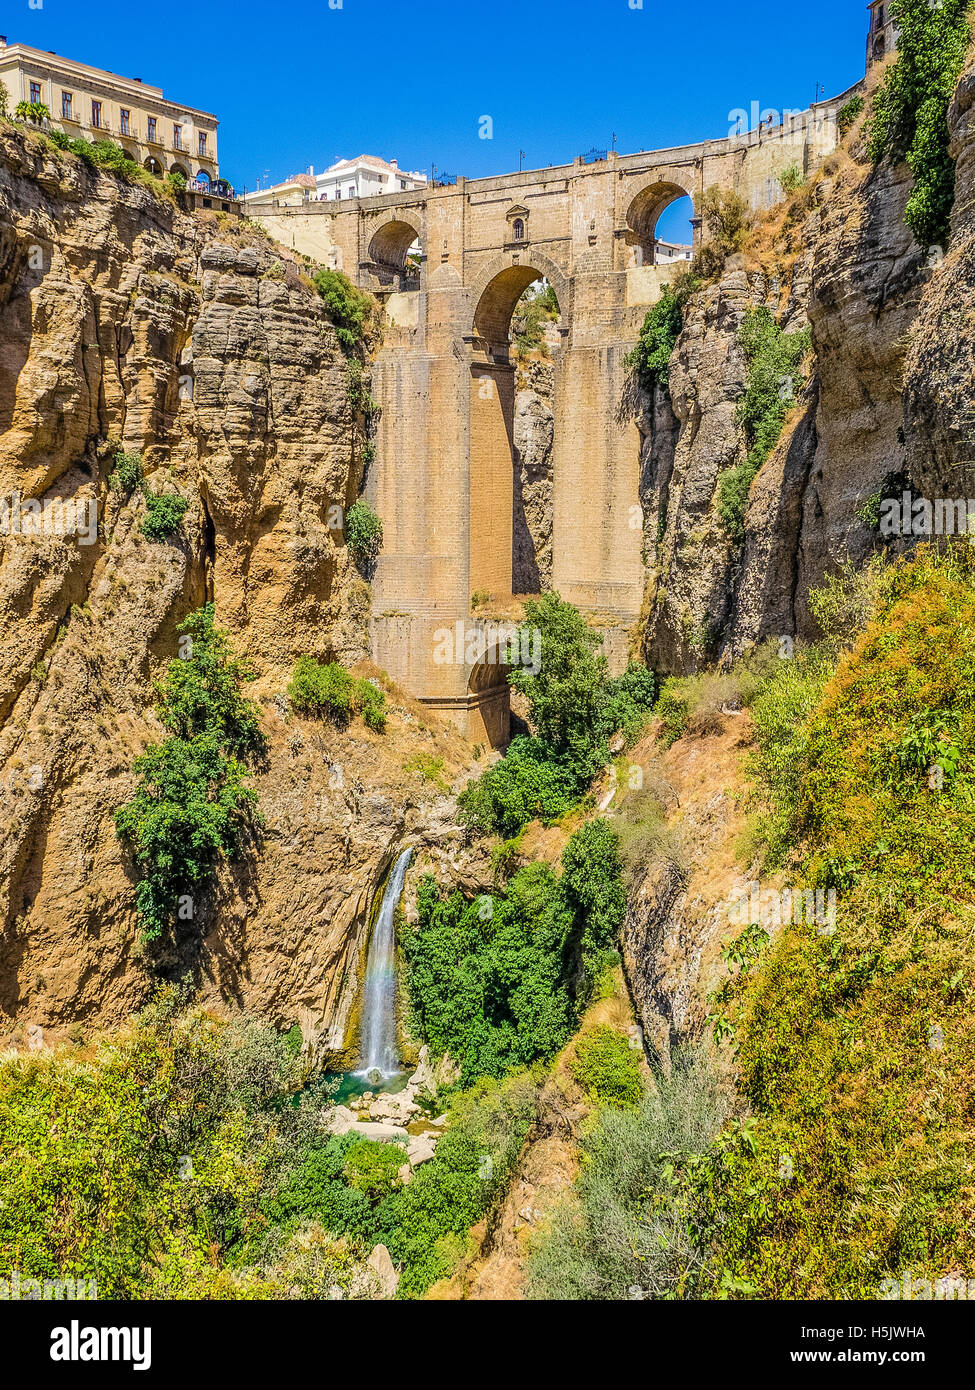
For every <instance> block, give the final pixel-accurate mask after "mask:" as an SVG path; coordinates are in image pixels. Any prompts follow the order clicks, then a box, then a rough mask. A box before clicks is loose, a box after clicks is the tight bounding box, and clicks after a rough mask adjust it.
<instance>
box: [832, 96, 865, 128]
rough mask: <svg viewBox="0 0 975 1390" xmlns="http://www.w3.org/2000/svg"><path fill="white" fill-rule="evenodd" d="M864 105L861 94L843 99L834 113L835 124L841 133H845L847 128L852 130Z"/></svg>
mask: <svg viewBox="0 0 975 1390" xmlns="http://www.w3.org/2000/svg"><path fill="white" fill-rule="evenodd" d="M864 105H865V102H864V99H863V97H862V96H855V97H850V100H849V101H845V102H844V103H843V105H842V106H841V107H840V109H839V110H838V111H837V113H836V124H837V126H838V128H839V132H840V134H841V135H845V134H846V132H847V131H848V130H852V129H853V126H854V125H855V124H856V121H857V118H858V116H859V115H860V112H861V111H862V110H863V108H864Z"/></svg>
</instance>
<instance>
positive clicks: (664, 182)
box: [624, 170, 697, 265]
mask: <svg viewBox="0 0 975 1390" xmlns="http://www.w3.org/2000/svg"><path fill="white" fill-rule="evenodd" d="M691 183H692V181H691V180H690V179H688V178H686V177H684V176H683V175H682V173H678V172H674V171H671V170H667V171H666V173H665V174H652V175H650V176H649V177H648V178H646V179H645V180H643V181H642V185H641V186H639V187H637V189H636V191H635V192H634V191H633V190H632V189H631V190H629V192H630V201H629V203H628V205H627V209H626V216H625V218H624V222H625V224H626V244H627V246H631V247H635V248H637V251H638V253H639V254H638V259H637V264H642V265H653V264H654V246H655V243H656V227H657V223H658V222H659V220H660V217H661V214H662V213H664V212H665V211H666V209H667V208H669V207H670V205H671V203H675V202H677V200H678V199H680V198H691V199H693V198H694V196H695V193H696V192H697V190H696V189H695V188H694V187H689V186H688V185H689V184H691Z"/></svg>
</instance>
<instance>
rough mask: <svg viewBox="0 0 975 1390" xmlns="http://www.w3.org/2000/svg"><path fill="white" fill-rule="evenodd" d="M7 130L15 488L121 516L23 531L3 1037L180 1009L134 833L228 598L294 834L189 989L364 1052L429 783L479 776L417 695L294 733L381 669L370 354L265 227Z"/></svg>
mask: <svg viewBox="0 0 975 1390" xmlns="http://www.w3.org/2000/svg"><path fill="white" fill-rule="evenodd" d="M0 132H2V133H0V497H2V498H3V499H4V500H5V501H6V502H7V503H8V504H11V499H14V498H16V497H18V496H19V498H20V499H22V500H23V503H24V504H26V503H27V499H32V498H33V499H37V500H38V501H39V502H40V503H42V504H52V503H54V502H57V503H59V504H62V506H63V505H64V504H67V503H70V504H71V505H72V506H74V505H75V504H80V505H81V506H82V508H83V509H84V510H83V511H82V512H81V513H80V514H81V515H83V516H84V517H86V518H88V517H91V516H93V511H92V510H90V509H92V508H95V507H97V526H94V527H93V528H89V534H88V535H87V536H85V537H82V538H79V537H78V535H77V534H67V535H62V534H58V533H56V530H55V528H53V527H50V526H49V527H48V531H52V532H54V533H51V534H44V533H43V527H42V533H41V534H33V535H27V534H23V532H24V531H25V530H26V524H25V525H22V526H21V527H20V532H21V533H20V534H9V532H10V531H11V530H16V529H17V527H16V525H15V526H13V527H11V526H9V525H8V526H7V528H6V531H7V534H2V535H0V613H2V627H0V721H2V728H0V807H2V812H0V814H2V824H0V1035H2V1034H3V1033H4V1032H5V1031H6V1029H7V1028H9V1027H10V1026H11V1025H13V1024H15V1023H16V1024H19V1025H21V1026H23V1025H26V1024H38V1025H42V1026H49V1027H56V1026H59V1025H62V1024H67V1023H69V1022H72V1021H77V1020H82V1021H90V1022H97V1023H111V1022H117V1021H118V1020H120V1019H121V1018H123V1017H124V1016H125V1015H126V1014H127V1013H129V1012H131V1011H132V1009H133V1008H135V1007H137V1006H138V1005H139V1004H140V1003H141V1002H142V1001H143V999H144V998H145V997H146V995H147V993H148V992H149V991H150V990H151V988H152V978H153V977H152V975H151V972H150V971H149V969H148V967H147V962H146V960H145V959H144V957H143V953H142V948H141V947H140V945H139V942H138V932H137V929H136V927H135V922H134V912H133V906H134V903H133V882H132V876H131V870H130V868H129V867H128V866H127V864H126V862H125V860H124V857H123V855H122V852H121V849H120V847H119V845H118V842H117V840H116V838H115V834H114V828H113V822H112V815H113V812H114V811H115V809H116V808H117V807H118V806H119V805H120V804H122V803H123V802H124V801H125V800H127V799H128V797H129V796H130V795H131V793H132V790H133V786H134V781H133V778H132V776H131V772H130V768H131V764H132V760H133V757H134V756H136V755H137V754H138V753H139V752H140V751H141V750H142V749H143V748H144V747H145V745H146V744H147V743H148V742H150V741H151V740H152V739H153V738H154V737H158V735H159V727H158V725H157V724H156V722H155V719H154V716H153V713H152V706H153V703H154V696H153V690H152V683H153V680H154V678H156V677H157V676H158V675H159V674H160V672H161V670H162V669H163V667H164V665H165V663H166V662H167V661H168V660H170V659H171V658H172V657H173V656H175V655H176V626H177V624H178V623H179V622H180V621H181V620H182V619H183V618H184V617H185V615H186V614H187V613H188V612H190V611H192V610H193V609H195V608H197V607H199V605H200V604H201V603H203V602H204V601H205V600H206V599H208V598H212V599H214V601H215V604H216V611H217V620H218V623H219V624H220V625H221V626H224V627H227V628H229V629H230V631H231V633H232V636H233V640H234V643H235V645H236V647H237V649H238V650H239V651H241V652H243V653H246V654H248V655H249V656H251V657H252V658H253V660H254V661H255V663H256V666H257V669H258V673H259V678H258V680H257V682H256V684H255V686H254V688H253V692H252V693H254V694H256V696H257V698H258V699H259V700H260V701H261V703H262V705H263V707H264V709H265V713H266V719H265V722H266V726H267V730H268V733H269V736H270V739H271V756H270V761H269V766H268V768H267V769H266V770H265V771H264V772H262V773H261V774H260V775H259V776H258V777H257V778H256V779H255V787H256V789H257V791H258V793H259V794H260V796H261V809H262V811H263V814H264V817H265V822H266V826H265V832H264V841H263V845H262V846H260V847H255V852H254V855H253V858H252V861H251V862H246V863H243V864H241V865H238V866H235V867H234V868H233V869H232V871H228V872H227V873H225V874H224V875H223V877H222V879H221V882H220V885H219V888H218V890H217V898H218V899H219V901H220V912H219V923H220V925H219V928H213V929H212V930H207V929H206V928H205V926H203V924H200V923H198V924H197V925H196V926H195V927H194V929H193V930H192V931H188V933H187V937H186V939H185V940H184V941H183V942H181V943H180V944H179V947H178V950H177V952H176V954H175V956H174V958H173V959H172V960H171V961H169V962H168V963H167V964H168V968H169V969H170V970H171V972H179V971H183V970H187V971H189V972H190V973H191V974H193V975H194V976H195V977H196V979H197V980H198V982H200V983H201V984H202V985H203V987H204V990H205V991H206V990H209V991H210V992H211V994H212V995H213V997H217V996H220V997H223V998H224V999H230V1000H233V1001H235V1002H237V1003H239V1004H241V1005H244V1006H245V1007H248V1008H253V1009H255V1010H256V1011H258V1012H259V1013H260V1014H261V1015H262V1016H264V1017H265V1018H268V1019H270V1020H273V1021H275V1022H278V1023H281V1024H288V1023H289V1022H294V1021H296V1020H300V1021H302V1023H303V1025H304V1026H305V1029H306V1033H307V1034H308V1035H309V1036H311V1037H313V1038H314V1039H316V1040H317V1041H318V1042H319V1043H322V1044H323V1045H324V1044H329V1045H334V1046H341V1038H342V1034H343V1032H344V1030H345V1024H346V1023H347V1022H348V1018H349V1011H350V1008H351V1003H352V999H353V997H354V994H355V982H356V974H357V970H358V964H359V960H358V958H359V954H360V952H361V947H362V942H363V936H364V933H365V931H366V926H367V914H368V908H369V905H370V902H371V898H372V895H373V893H374V891H375V888H376V886H377V883H378V881H379V879H380V878H381V876H382V873H383V871H384V869H385V867H386V866H387V865H388V863H389V860H390V859H391V857H392V854H393V852H394V849H395V847H396V845H397V844H398V843H399V840H400V838H401V837H402V836H404V835H405V834H408V833H412V834H413V835H415V836H421V837H422V834H423V832H424V828H425V827H427V826H429V825H437V823H438V811H437V805H438V803H442V802H443V794H442V791H441V790H440V789H439V788H438V787H436V786H435V785H433V784H432V783H431V784H428V783H427V782H425V781H424V780H423V778H422V777H420V776H418V774H416V773H415V772H410V771H408V770H407V771H405V772H404V770H403V766H402V765H403V762H404V761H406V760H407V757H408V754H409V753H410V752H412V753H416V752H417V751H419V750H420V749H430V750H432V753H435V754H436V755H437V756H438V757H441V758H443V759H444V768H445V776H446V777H447V778H449V777H450V776H451V775H452V774H453V773H454V772H456V770H457V768H458V767H459V766H460V765H461V764H462V763H463V762H464V761H465V759H466V757H467V752H466V748H465V747H464V745H463V744H462V742H461V740H460V739H459V738H458V737H457V736H456V734H454V733H453V732H452V731H451V730H449V729H444V728H442V727H441V726H440V725H439V724H437V722H436V721H433V720H427V719H426V718H425V712H424V711H423V710H422V708H421V707H419V706H416V705H414V704H413V703H412V702H409V701H405V700H402V701H401V700H399V697H397V696H396V694H395V693H394V695H393V705H394V707H395V711H394V715H393V719H392V722H391V732H390V736H389V737H387V738H386V739H381V738H380V737H379V736H377V735H373V734H370V733H369V732H368V731H366V730H364V729H362V728H361V726H359V732H358V733H355V732H350V733H347V734H338V733H336V732H335V731H325V730H324V729H322V727H321V726H318V725H309V724H307V723H303V722H300V721H295V720H293V719H291V718H290V717H289V716H288V715H287V706H286V703H285V702H284V701H283V697H282V691H283V688H284V685H285V683H286V680H287V677H288V672H289V669H290V667H291V665H292V664H293V662H294V660H295V659H296V657H297V656H298V655H300V654H302V653H305V652H307V653H310V654H312V655H315V656H318V657H320V658H325V657H328V656H332V655H334V656H336V657H337V658H339V659H340V660H342V661H344V662H345V663H346V664H353V663H355V662H358V661H361V660H362V659H363V658H364V657H365V654H366V650H367V636H366V623H367V618H368V589H367V587H366V586H365V584H364V583H363V581H362V579H361V578H360V577H359V575H358V574H357V572H356V570H355V568H354V566H353V565H352V563H351V560H350V557H349V556H348V554H347V552H346V550H345V547H344V545H343V543H342V532H341V513H342V509H344V507H345V506H346V505H347V504H348V503H349V502H350V501H351V500H352V499H353V498H354V497H355V495H356V493H357V490H358V483H359V474H360V469H361V461H360V460H359V459H358V458H357V456H356V451H355V447H354V444H353V438H354V432H353V429H352V412H351V407H350V404H349V399H348V370H347V365H346V362H345V358H344V357H343V355H342V353H341V351H340V350H339V347H338V344H337V341H336V338H335V333H334V330H333V328H332V325H331V323H330V322H329V320H328V318H327V316H326V315H325V313H324V310H323V307H322V304H321V301H320V299H319V298H318V296H317V295H316V294H315V293H314V290H313V287H311V286H310V282H307V281H304V282H303V281H302V279H301V277H300V271H299V268H298V266H297V265H296V264H294V263H293V262H292V260H291V259H290V257H289V255H288V254H287V253H285V252H283V251H281V249H280V248H277V247H275V246H274V244H273V243H270V242H268V241H267V240H266V239H265V238H264V237H263V236H260V235H258V234H256V233H254V232H251V231H250V230H248V229H247V228H246V227H245V226H243V225H241V224H238V223H235V222H234V221H232V220H231V219H228V218H223V217H217V216H215V215H212V214H206V213H204V214H201V215H194V216H186V215H183V214H182V213H180V212H179V211H177V209H176V208H175V207H174V206H172V205H170V204H167V203H164V202H160V201H159V200H157V199H156V198H154V197H153V196H152V195H151V194H150V193H149V192H148V191H147V190H146V189H143V188H141V187H139V186H137V185H133V184H129V183H126V182H124V181H122V180H119V179H117V178H115V177H114V176H111V175H108V174H105V173H97V174H96V173H94V172H90V171H88V170H86V169H85V167H84V166H83V165H81V164H80V162H79V161H77V160H76V159H75V158H74V157H72V156H70V155H64V156H61V157H58V156H56V155H55V154H54V153H53V152H52V151H51V150H50V148H49V147H45V146H43V145H42V144H41V142H39V141H37V140H36V139H33V138H32V137H31V136H29V135H24V134H22V133H21V132H19V131H14V130H13V129H11V128H10V127H9V126H6V125H0ZM119 446H121V447H123V448H125V449H126V450H128V451H132V452H134V451H139V452H141V454H142V457H143V462H144V467H145V472H146V478H147V486H148V487H149V489H150V490H152V491H156V492H160V491H161V492H176V493H178V494H179V495H180V496H182V497H183V498H185V499H186V501H187V502H188V504H189V506H188V510H187V512H186V515H185V517H184V521H183V524H182V528H181V533H180V534H179V535H178V536H176V537H174V538H173V539H171V540H169V541H166V542H164V543H156V542H151V541H149V540H147V539H145V538H144V537H143V536H142V535H141V534H140V529H139V528H140V524H141V522H142V520H143V516H144V513H145V505H146V504H145V501H144V499H143V497H142V494H141V492H139V491H136V492H134V493H132V494H131V495H126V494H124V493H121V492H118V491H115V490H113V489H112V488H111V487H110V486H109V484H108V481H107V479H108V474H109V470H110V468H111V466H112V463H111V459H112V456H113V455H114V454H115V452H116V450H117V448H118V447H119ZM26 510H27V512H28V513H29V511H30V508H29V506H27V507H26ZM48 514H49V515H51V516H52V517H53V515H54V512H53V511H52V510H51V508H50V507H49V513H48ZM66 515H69V513H65V512H63V511H62V513H61V516H62V518H63V517H64V516H66ZM27 524H29V523H27ZM80 540H83V541H86V542H88V543H80ZM440 816H441V818H442V808H441V811H440ZM214 906H215V903H209V904H206V905H205V914H204V915H205V918H206V920H216V914H213V912H212V909H213V907H214ZM201 931H202V933H203V939H202V941H201V939H200V937H201ZM326 1025H328V1028H329V1029H330V1032H329V1033H328V1036H326V1033H327V1031H328V1030H327V1029H326Z"/></svg>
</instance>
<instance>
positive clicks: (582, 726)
mask: <svg viewBox="0 0 975 1390" xmlns="http://www.w3.org/2000/svg"><path fill="white" fill-rule="evenodd" d="M601 645H602V638H601V637H600V636H599V635H598V633H595V632H593V630H592V629H591V628H590V627H589V626H588V625H587V623H586V621H585V619H584V618H583V616H582V614H581V613H580V612H579V610H578V609H577V608H574V607H573V605H572V604H571V603H566V602H565V601H564V600H563V599H561V598H560V597H559V595H558V594H556V593H554V592H549V593H546V594H543V595H542V597H541V598H539V599H531V600H529V601H528V602H527V603H526V604H525V609H524V621H523V623H522V625H521V627H520V629H519V633H518V649H519V651H520V652H521V653H522V656H523V658H524V657H525V656H527V655H530V656H531V662H530V663H529V664H526V665H524V666H520V667H515V668H514V669H513V670H512V671H511V673H510V675H509V677H508V679H509V682H510V684H511V685H512V687H513V688H514V689H515V690H518V691H519V692H520V693H521V694H523V695H524V696H525V697H526V700H527V702H528V722H529V724H530V725H531V729H532V734H533V737H531V738H516V739H513V740H512V742H511V745H510V747H509V749H508V754H507V756H506V757H505V758H504V759H503V760H502V761H501V762H500V763H497V764H496V765H495V766H494V767H492V768H489V769H488V770H487V771H486V772H485V773H482V775H481V776H480V777H479V778H477V779H476V780H474V781H472V782H470V783H469V784H468V786H467V787H466V788H465V789H464V791H463V792H462V793H461V796H460V798H459V805H460V808H461V816H462V819H463V820H464V821H465V823H466V824H467V826H468V828H469V829H471V830H473V831H475V832H477V833H482V834H484V833H489V832H491V831H495V832H497V833H499V834H501V835H503V836H505V837H506V838H507V837H510V836H512V835H515V834H517V832H518V831H519V830H520V829H521V827H522V826H523V825H525V824H526V823H527V822H528V821H530V820H532V819H534V818H535V817H538V818H540V819H541V820H544V821H551V820H556V819H557V818H558V817H559V816H561V815H562V814H564V812H565V811H567V810H568V809H569V807H570V806H572V805H573V804H574V803H575V802H576V801H577V800H578V799H579V797H580V796H581V795H582V794H583V792H584V791H585V789H586V787H587V786H588V785H589V782H590V781H591V780H592V778H593V776H594V775H595V774H596V773H597V772H598V771H599V770H600V769H601V768H603V767H605V765H606V763H607V761H608V759H609V739H610V736H611V735H612V734H613V733H615V732H616V731H618V730H619V731H622V733H623V736H624V739H626V740H627V741H629V740H631V739H632V738H634V737H635V736H636V734H637V732H638V731H639V729H640V728H641V727H642V725H643V724H644V723H645V722H646V721H647V720H648V719H649V718H650V714H651V710H652V706H653V693H654V681H653V675H652V673H651V672H650V671H648V670H647V668H646V667H645V666H642V665H640V664H639V663H638V662H631V664H630V665H629V666H628V667H627V669H626V671H625V672H624V673H623V674H622V675H620V676H615V677H611V676H610V675H609V668H608V665H607V662H606V658H605V657H604V656H603V654H602V652H601V651H600V650H599V648H600V646H601Z"/></svg>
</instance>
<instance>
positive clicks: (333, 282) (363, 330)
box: [314, 270, 375, 353]
mask: <svg viewBox="0 0 975 1390" xmlns="http://www.w3.org/2000/svg"><path fill="white" fill-rule="evenodd" d="M314 279H315V288H316V289H317V290H318V293H319V295H320V296H321V298H322V301H323V303H324V305H325V312H326V313H327V314H328V316H329V318H330V319H331V320H332V323H333V324H334V326H335V334H336V337H337V338H338V340H339V344H340V345H341V347H342V350H343V352H345V353H351V352H354V351H355V350H356V349H357V348H359V347H360V346H361V345H362V342H363V340H364V339H365V336H366V334H367V332H368V331H369V326H370V324H371V322H372V316H373V311H374V308H375V301H374V300H373V298H372V296H371V295H370V294H367V293H366V292H365V291H364V290H360V289H359V288H358V287H357V286H356V285H354V284H353V283H352V281H351V280H350V279H349V277H348V276H347V275H343V273H342V271H341V270H319V271H318V272H317V274H316V275H315V277H314Z"/></svg>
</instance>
